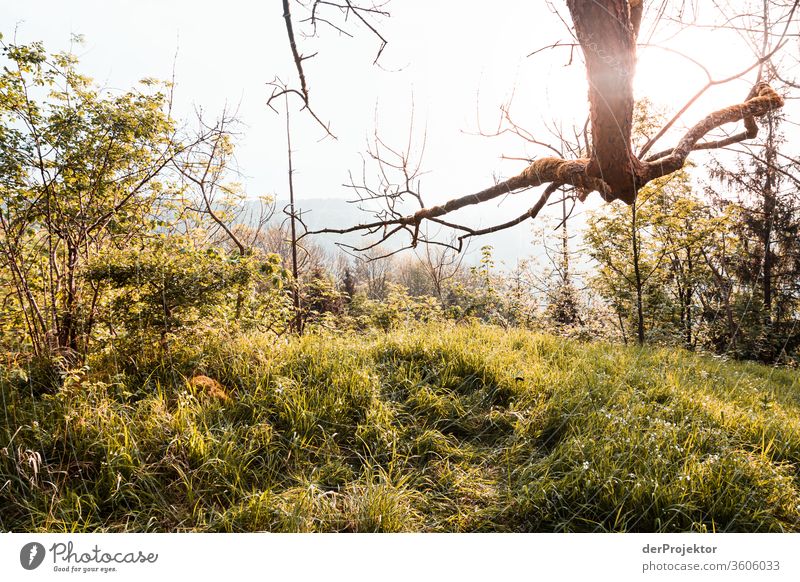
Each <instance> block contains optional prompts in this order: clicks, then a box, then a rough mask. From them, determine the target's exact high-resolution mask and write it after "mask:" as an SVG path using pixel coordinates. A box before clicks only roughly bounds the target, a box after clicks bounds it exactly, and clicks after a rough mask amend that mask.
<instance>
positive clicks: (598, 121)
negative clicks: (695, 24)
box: [284, 0, 800, 251]
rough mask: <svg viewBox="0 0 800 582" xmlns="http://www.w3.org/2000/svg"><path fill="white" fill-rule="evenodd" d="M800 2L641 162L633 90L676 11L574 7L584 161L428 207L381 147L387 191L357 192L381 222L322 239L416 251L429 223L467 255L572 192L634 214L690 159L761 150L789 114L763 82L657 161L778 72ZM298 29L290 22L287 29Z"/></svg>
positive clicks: (547, 166)
mask: <svg viewBox="0 0 800 582" xmlns="http://www.w3.org/2000/svg"><path fill="white" fill-rule="evenodd" d="M798 1H800V0H795V1H794V2H780V3H776V4H775V5H774V6H772V8H773V9H775V10H782V12H781V14H780V15H779V16H778V17H777V18H774V19H773V23H776V24H777V26H776V27H774V28H773V29H774V30H777V32H776V33H771V34H769V35H766V36H765V37H764V41H763V44H762V46H760V47H754V58H753V61H751V62H749V63H743V65H742V69H741V71H740V72H739V73H737V74H735V75H732V76H730V77H727V78H724V79H717V78H714V76H713V75H712V74H711V72H710V71H708V70H707V69H705V70H706V74H707V76H708V81H707V83H706V84H705V85H704V86H703V87H701V88H700V89H699V90H698V91H697V93H696V94H695V95H694V96H693V97H692V98H691V99H690V100H689V101H688V102H687V103H686V104H684V105H683V106H682V107H680V108H679V109H678V110H677V113H676V114H675V115H674V116H673V117H672V119H670V120H669V121H668V122H667V123H666V124H665V125H664V127H663V128H662V129H661V130H660V131H658V132H656V134H655V135H654V136H653V137H652V138H650V139H649V140H648V141H647V143H646V144H645V145H644V146H643V147H642V148H641V149H640V150H639V151H638V152H637V151H634V148H633V146H632V141H631V130H632V122H633V106H634V97H633V82H632V81H633V77H634V73H635V65H636V54H637V45H638V43H639V32H640V27H641V23H642V21H643V15H644V12H645V8H648V10H650V11H651V17H652V18H651V20H652V21H653V22H654V23H656V24H654V26H656V25H657V24H658V22H660V20H661V19H662V18H663V17H664V15H665V14H666V11H667V3H666V2H660V3H655V2H652V3H647V2H645V1H644V0H592V1H586V0H566V5H567V9H568V12H569V18H570V19H571V21H572V26H571V29H570V30H571V33H572V35H573V37H574V40H575V41H576V42H575V43H573V45H574V46H575V47H577V46H580V49H581V52H582V54H583V57H584V63H585V67H586V72H587V78H588V84H589V91H588V96H589V104H590V117H589V136H590V138H589V140H588V144H587V145H588V151H587V152H586V153H585V155H584V156H582V157H576V158H564V157H561V156H548V157H542V158H539V159H536V160H534V161H533V162H532V163H530V165H529V166H528V167H527V168H525V169H524V170H523V171H522V172H520V173H519V174H517V175H515V176H512V177H510V178H508V179H506V180H502V181H498V182H496V183H495V184H493V185H491V186H489V187H488V188H485V189H483V190H480V191H478V192H475V193H471V194H467V195H465V196H461V197H457V198H453V199H451V200H449V201H447V202H445V203H443V204H439V205H432V206H431V205H426V204H425V203H424V200H423V197H422V194H421V191H420V189H419V178H420V172H419V166H418V163H414V162H413V161H412V159H411V156H409V155H408V151H399V150H394V149H392V148H390V147H389V146H388V145H386V144H385V143H382V142H380V140H376V142H377V143H378V145H379V146H380V147H378V148H376V149H375V150H373V151H372V152H371V154H370V155H371V156H372V157H373V158H374V160H375V161H376V162H377V163H378V166H379V172H378V182H377V183H376V184H374V185H370V184H368V183H367V181H366V180H363V181H361V182H359V183H358V184H355V183H354V184H353V187H354V189H355V190H356V192H357V193H358V195H359V198H360V199H361V200H366V201H370V202H375V201H381V202H383V205H382V207H381V209H380V210H379V211H377V212H376V213H375V220H372V221H368V222H364V223H362V224H358V225H355V226H351V227H348V228H325V229H321V230H318V231H314V232H317V233H319V232H327V233H339V234H344V233H350V232H362V233H365V234H366V235H371V236H372V238H370V239H368V240H369V242H368V243H366V244H365V245H364V246H362V247H359V248H357V249H355V250H360V251H369V250H371V249H374V248H375V246H376V245H378V244H381V243H382V242H383V241H385V240H387V239H388V238H390V237H393V236H395V235H398V234H402V233H405V234H406V235H407V236H408V246H411V247H415V246H416V245H417V243H418V242H420V241H423V242H430V241H429V239H427V237H426V236H425V235H424V232H425V231H424V229H422V228H421V227H422V225H423V224H425V223H427V222H430V223H434V224H436V225H439V226H444V227H449V228H451V229H455V230H456V231H458V232H459V233H460V234H459V237H458V238H457V239H456V240H457V242H456V244H455V245H452V246H453V247H454V248H456V249H460V248H461V243H462V242H463V241H464V240H465V239H467V238H469V237H473V236H477V235H482V234H488V233H493V232H497V231H500V230H503V229H507V228H511V227H513V226H515V225H518V224H520V223H522V222H524V221H526V220H528V219H530V218H534V217H536V216H537V215H538V214H539V212H540V211H541V210H542V208H543V207H544V206H545V205H546V203H547V201H548V199H549V197H550V196H551V195H552V194H553V193H554V192H556V191H557V190H559V189H560V188H562V187H564V186H571V187H573V188H574V189H575V194H574V196H575V197H576V198H578V199H579V200H581V201H583V200H585V198H586V196H588V195H589V193H591V192H598V193H599V194H600V196H601V197H602V198H603V200H605V201H607V202H610V201H613V200H622V201H624V202H625V203H627V204H633V203H634V202H635V200H636V197H637V194H638V192H639V191H640V190H641V188H642V187H644V186H645V185H646V184H648V183H649V182H651V181H652V180H655V179H657V178H660V177H662V176H666V175H669V174H671V173H673V172H675V171H677V170H679V169H681V168H682V167H683V166H684V164H685V163H686V161H687V159H688V157H689V155H690V153H691V152H693V151H697V150H709V149H718V148H722V147H726V146H730V145H731V144H735V143H738V142H742V141H745V140H752V139H754V138H755V137H756V136H757V134H758V125H757V123H756V118H758V117H761V116H763V115H765V114H767V113H769V112H772V111H775V110H777V109H779V108H781V107H782V106H783V104H784V99H783V97H782V96H781V95H779V94H778V93H777V92H776V91H775V90H774V89H773V88H772V87H771V86H770V85H769V84H768V83H767V82H765V81H764V78H763V77H762V76H761V75H760V74H759V75H758V76H757V78H756V80H755V83H754V84H753V86H752V88H751V90H750V91H749V93H748V94H747V96H746V97H745V98H744V100H743V101H741V102H737V103H734V104H733V105H731V106H729V107H726V108H724V109H721V110H719V111H715V112H713V113H710V114H709V115H707V116H706V117H704V118H703V119H702V120H700V121H699V122H698V123H696V124H695V125H694V126H692V127H691V128H690V129H689V130H688V131H687V132H686V133H685V134H684V135H683V137H682V138H680V139H679V140H678V142H677V144H676V145H675V146H673V147H670V148H668V149H665V150H662V151H659V152H657V153H650V152H651V150H652V149H653V147H654V146H655V145H656V144H657V143H658V142H659V140H661V138H662V137H664V136H665V135H666V134H667V132H668V130H670V129H671V128H672V127H674V126H675V124H676V122H677V121H678V120H679V119H681V118H682V117H683V115H684V113H686V111H687V110H688V109H689V108H690V107H691V106H692V105H693V104H694V103H695V102H696V101H697V100H698V99H699V98H700V97H701V96H702V95H704V94H705V93H706V92H707V91H708V90H709V89H710V88H711V87H714V86H718V85H722V84H725V83H729V82H731V81H733V80H736V79H740V78H743V77H745V76H746V75H748V74H749V73H751V72H754V71H755V72H760V71H763V70H765V69H770V68H774V67H775V60H774V59H775V58H776V56H777V55H778V54H779V53H780V51H781V49H782V48H784V47H785V45H786V43H787V38H788V37H789V36H790V32H791V33H793V32H794V30H793V28H792V25H793V23H795V20H794V18H793V17H794V14H795V12H796V9H797V6H798ZM284 4H286V2H285V3H284ZM315 4H317V3H315ZM320 4H322V3H320ZM646 4H647V6H646ZM341 9H342V10H348V9H352V6H351V5H350V3H349V2H347V3H346V5H343V6H342V7H341ZM721 11H722V9H721ZM689 12H691V8H690V7H689V6H688V5H687V4H686V3H683V4H682V6H681V9H680V12H679V15H680V16H682V15H683V14H684V13H687V14H688V13H689ZM286 14H288V12H286ZM723 14H724V11H723ZM289 20H290V19H287V22H288V21H289ZM795 26H796V24H795ZM291 37H292V35H291V32H290V38H291ZM293 54H294V55H295V62H296V64H297V69H298V73H299V74H300V76H301V85H303V86H305V87H306V89H305V90H301V91H300V94H302V95H304V96H305V101H304V102H305V104H306V106H307V105H308V98H307V96H308V91H307V85H306V84H305V83H306V82H305V80H304V76H303V74H302V57H299V53H297V52H296V50H293ZM772 78H776V79H777V78H778V77H777V76H773V77H772ZM736 122H743V123H744V130H743V131H740V132H738V133H735V134H726V135H725V136H721V137H719V138H711V137H708V136H710V134H711V133H712V132H714V130H717V129H718V128H722V127H723V126H725V125H728V124H732V123H736ZM704 138H705V139H704ZM555 151H556V152H557V151H558V150H555ZM538 186H544V187H545V188H544V190H543V192H542V193H541V195H540V196H539V198H538V200H537V201H536V203H535V204H534V205H533V206H532V207H531V208H530V209H529V210H528V211H526V212H525V213H523V214H522V215H520V216H518V217H516V218H513V219H511V220H508V221H506V222H503V223H500V224H497V225H494V226H489V227H484V228H473V227H470V226H467V225H463V224H458V223H456V222H452V221H451V220H449V219H448V218H447V216H448V215H449V214H451V213H453V212H455V211H457V210H459V209H462V208H464V207H467V206H470V205H475V204H480V203H482V202H486V201H488V200H492V199H495V198H497V197H500V196H504V195H508V194H514V193H519V192H523V191H526V190H528V189H531V188H535V187H538ZM409 201H410V202H412V203H414V204H415V205H416V206H417V209H416V210H413V211H410V210H409V209H408V205H407V202H409ZM375 237H377V239H378V240H377V241H376V240H375ZM444 244H447V243H444Z"/></svg>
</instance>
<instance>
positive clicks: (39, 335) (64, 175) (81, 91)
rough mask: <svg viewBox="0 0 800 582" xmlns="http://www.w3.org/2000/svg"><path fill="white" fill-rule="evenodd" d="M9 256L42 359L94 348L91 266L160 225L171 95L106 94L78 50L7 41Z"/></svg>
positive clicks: (0, 135) (161, 91)
mask: <svg viewBox="0 0 800 582" xmlns="http://www.w3.org/2000/svg"><path fill="white" fill-rule="evenodd" d="M2 51H3V56H4V58H5V59H6V62H7V65H6V67H5V68H4V69H3V72H2V74H0V128H1V129H0V150H1V151H2V152H3V155H2V159H3V161H2V164H0V188H1V189H2V199H3V203H2V206H0V256H2V264H3V267H4V268H5V269H7V270H8V272H9V273H10V277H9V278H10V284H11V288H12V289H13V292H14V299H15V300H16V302H17V306H18V308H19V310H20V311H21V312H22V313H23V314H24V319H25V326H26V330H27V335H28V338H29V341H30V342H31V345H32V348H33V350H34V352H35V353H36V354H38V355H47V354H51V353H58V354H61V355H63V356H75V355H77V354H78V353H79V352H85V349H86V344H87V341H88V339H87V338H88V337H89V335H90V333H91V329H92V326H93V323H94V316H95V313H96V306H97V301H98V296H99V293H100V289H99V287H98V286H97V285H95V284H92V285H89V286H86V285H83V284H82V282H81V277H80V273H81V269H82V267H83V266H84V265H85V264H86V263H87V262H88V261H89V259H90V258H91V257H92V256H94V255H95V254H96V253H97V252H98V249H100V248H101V247H102V246H103V245H105V244H114V245H118V246H123V245H125V244H128V243H129V242H130V241H131V240H132V239H134V238H135V237H136V236H137V235H138V234H139V233H141V232H142V230H144V229H147V228H149V227H150V225H151V219H152V217H153V212H154V209H155V208H156V207H157V205H158V203H159V200H160V199H161V198H162V197H163V196H164V194H165V192H166V191H167V190H168V185H167V184H166V183H165V182H164V181H163V174H164V170H165V168H166V167H167V166H168V164H170V162H171V161H172V160H173V159H174V158H175V156H176V155H177V154H178V153H179V152H181V151H183V150H185V149H186V148H188V147H191V144H186V143H181V142H180V140H179V139H178V138H177V134H176V129H175V124H174V122H173V120H172V119H171V118H170V116H169V113H168V110H169V93H168V92H167V90H166V89H167V87H164V86H163V85H159V84H157V83H155V82H153V81H144V82H143V83H142V85H141V87H140V88H138V89H136V90H132V91H128V92H124V93H121V94H119V95H112V94H110V93H108V92H102V91H100V90H99V89H97V88H96V87H95V86H94V85H93V84H92V82H91V80H90V79H88V78H86V77H84V76H82V75H81V74H79V73H78V72H77V70H76V64H77V60H76V58H75V57H74V56H73V55H71V54H65V53H59V54H55V55H47V53H46V52H45V50H44V48H43V46H42V45H41V44H40V43H33V44H31V45H27V46H25V45H7V44H2Z"/></svg>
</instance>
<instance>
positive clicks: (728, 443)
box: [0, 326, 800, 532]
mask: <svg viewBox="0 0 800 582" xmlns="http://www.w3.org/2000/svg"><path fill="white" fill-rule="evenodd" d="M103 362H104V363H103ZM94 365H95V369H93V370H89V371H88V372H85V373H76V374H75V375H74V376H72V377H69V378H66V380H65V383H64V387H63V388H62V390H61V391H60V392H58V393H57V394H55V395H50V396H43V397H33V396H32V395H31V394H30V393H29V392H30V391H29V390H28V389H27V388H26V387H27V385H28V384H26V382H25V374H24V371H20V370H14V369H11V368H8V369H6V370H5V371H4V372H3V376H0V397H1V398H2V404H3V410H4V412H3V414H2V416H0V529H2V530H15V531H20V530H25V531H56V532H62V531H187V530H192V531H223V532H227V531H260V530H269V531H303V532H305V531H359V532H363V531H369V532H372V531H539V532H542V531H544V532H551V531H581V532H585V531H590V532H591V531H647V532H650V531H746V532H752V531H798V530H800V475H798V462H800V415H799V414H798V413H799V412H800V375H798V373H796V372H794V371H789V370H777V369H769V368H764V367H760V366H757V365H752V364H738V363H730V362H724V361H721V360H717V359H712V358H705V357H699V356H695V355H692V354H688V353H686V352H682V351H676V350H664V349H657V350H654V349H637V348H623V347H620V346H612V345H606V344H581V343H576V342H570V341H566V340H563V339H561V338H556V337H551V336H544V335H536V334H532V333H529V332H523V331H503V330H499V329H496V328H489V327H484V326H471V327H447V326H427V327H416V328H411V329H408V330H404V331H398V332H393V333H391V334H381V335H373V336H368V337H365V336H355V335H336V336H333V335H331V336H313V337H305V338H302V339H292V340H282V341H281V342H279V343H278V344H276V343H275V340H274V339H273V338H268V337H266V336H264V337H259V336H249V337H237V338H231V337H224V335H221V336H216V337H213V338H211V337H210V338H208V339H207V341H206V343H205V344H202V345H194V346H187V347H186V348H185V349H184V350H183V351H181V353H180V354H177V355H173V359H172V360H171V364H170V365H169V366H166V365H161V366H158V367H155V368H153V369H152V370H149V371H148V373H147V374H143V373H136V374H132V373H128V374H126V373H124V372H122V371H120V369H115V366H114V365H113V358H110V357H108V356H105V357H104V358H99V357H98V358H97V361H96V362H95V364H94ZM192 373H204V374H207V375H209V376H212V377H213V378H215V379H217V380H219V382H221V383H222V385H223V386H225V387H226V389H227V390H228V391H229V392H230V395H231V400H230V401H229V402H220V401H217V400H212V399H209V398H204V397H203V395H202V394H198V393H196V392H195V391H192V390H191V389H190V387H189V386H188V384H187V382H186V377H188V376H190V375H191V374H192Z"/></svg>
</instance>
